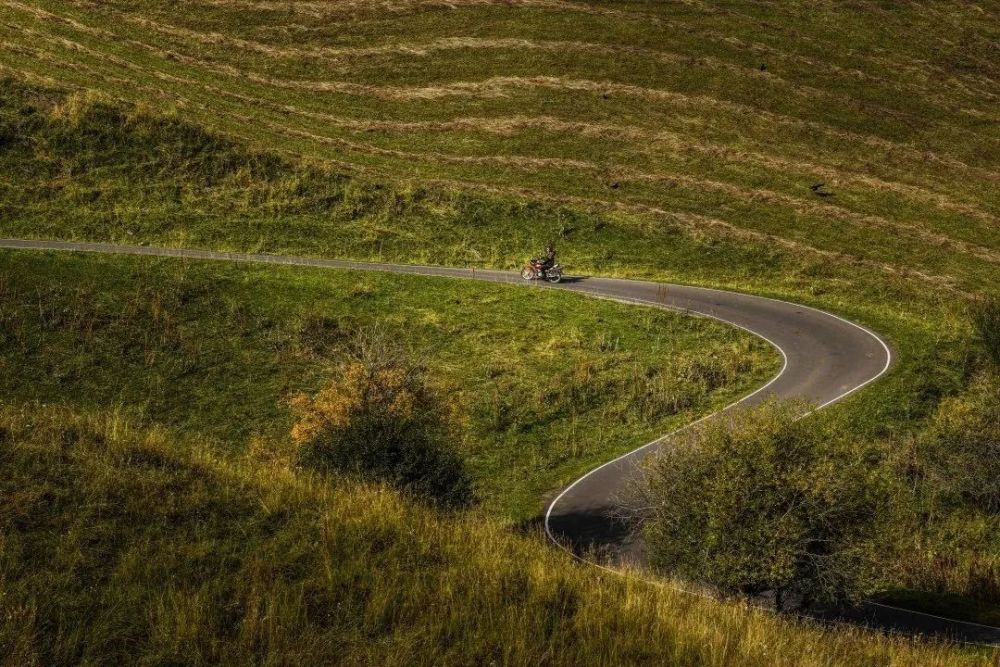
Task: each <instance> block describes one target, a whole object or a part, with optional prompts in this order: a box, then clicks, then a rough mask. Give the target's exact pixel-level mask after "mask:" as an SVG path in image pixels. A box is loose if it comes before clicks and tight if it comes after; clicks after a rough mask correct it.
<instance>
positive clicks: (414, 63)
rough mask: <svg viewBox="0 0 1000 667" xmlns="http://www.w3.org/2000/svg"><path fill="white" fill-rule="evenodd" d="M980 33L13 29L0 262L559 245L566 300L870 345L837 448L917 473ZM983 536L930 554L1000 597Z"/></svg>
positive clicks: (557, 0) (967, 295) (774, 26)
mask: <svg viewBox="0 0 1000 667" xmlns="http://www.w3.org/2000/svg"><path fill="white" fill-rule="evenodd" d="M997 18H998V9H997V7H996V5H995V3H985V4H984V3H979V4H969V3H964V2H958V1H951V0H949V1H945V2H940V3H935V4H926V3H923V4H921V3H896V4H893V5H891V6H889V5H888V4H886V3H883V2H876V1H873V0H872V1H869V0H860V1H858V2H853V3H850V4H836V3H820V4H816V3H803V2H763V3H758V2H754V3H750V2H744V1H742V0H733V1H732V2H727V3H705V2H687V3H672V2H642V1H639V0H636V1H632V2H624V1H620V2H619V1H614V2H601V3H596V2H583V1H567V0H518V1H517V2H513V3H511V2H506V1H503V2H501V1H499V0H497V1H496V2H494V1H492V0H475V1H471V0H470V1H465V0H449V1H448V2H438V1H437V0H385V1H383V2H374V3H369V2H356V1H353V0H337V1H335V2H313V1H309V0H305V1H301V2H281V1H277V2H271V1H258V0H200V1H192V2H186V3H184V4H183V11H177V7H176V6H174V5H169V6H168V5H166V4H163V3H159V2H153V1H149V2H128V3H125V2H102V3H93V2H86V1H84V0H0V36H2V39H3V40H4V45H5V48H4V50H3V51H2V52H0V71H3V72H6V73H8V74H10V75H11V76H13V77H14V78H13V79H10V80H4V81H3V82H2V84H0V86H2V95H0V171H2V173H3V174H4V177H3V178H0V233H2V234H4V235H11V236H13V235H21V236H40V237H57V238H80V239H91V240H120V241H125V242H141V243H167V244H177V245H187V246H199V247H211V248H223V249H241V250H262V251H269V252H289V253H303V254H314V255H326V256H339V257H351V258H365V259H367V258H376V259H385V260H395V261H424V262H435V263H442V264H456V265H473V266H500V267H510V266H514V265H516V264H517V263H518V262H520V261H521V260H522V259H523V258H524V257H525V256H527V255H529V254H532V253H536V252H537V249H538V248H539V247H540V246H541V245H542V244H543V243H544V242H545V241H547V240H549V239H555V240H556V241H557V242H558V244H559V246H560V251H561V255H562V257H563V260H564V262H565V263H568V264H569V265H570V267H571V268H572V269H574V270H580V271H584V272H593V273H600V274H615V275H628V276H633V277H651V278H657V279H671V280H679V281H683V282H691V283H700V284H708V285H713V286H721V287H731V288H736V289H743V290H749V291H753V292H756V293H762V294H769V295H773V296H779V297H783V298H789V299H793V300H797V301H800V302H803V303H808V304H810V305H815V306H819V307H823V308H827V309H830V310H833V311H836V312H838V313H841V314H844V315H846V316H848V317H851V318H852V319H854V320H856V321H859V322H863V323H865V324H867V325H869V326H871V327H873V328H874V329H876V330H878V331H879V332H880V333H883V334H885V335H887V336H888V337H889V338H890V340H891V342H892V344H893V346H894V348H895V352H896V353H897V354H896V356H897V358H898V359H899V363H898V365H897V366H896V367H895V370H894V372H893V373H892V374H891V375H890V376H888V377H887V378H885V379H884V380H883V381H880V382H879V383H877V384H876V385H873V386H872V387H870V388H868V389H867V390H866V391H865V392H863V393H861V394H859V395H856V396H854V397H852V398H851V399H849V400H848V401H846V402H845V403H843V404H842V405H840V406H838V407H836V408H834V409H833V410H832V412H831V418H834V419H841V420H844V421H845V422H850V425H851V428H852V429H854V432H855V433H857V435H858V437H865V438H880V439H887V440H889V441H890V442H892V443H905V442H906V441H907V440H906V439H907V438H908V437H909V434H911V433H912V432H913V431H914V430H915V429H917V428H919V427H920V426H921V424H922V423H923V422H924V421H925V420H926V419H927V418H928V417H930V416H931V415H933V414H934V412H935V410H936V409H937V407H938V406H939V405H940V404H941V401H942V399H943V398H947V397H949V396H956V395H961V394H963V392H966V391H968V387H967V385H968V383H969V382H970V377H971V376H972V372H973V369H974V366H975V364H974V363H973V361H974V356H975V355H974V352H973V351H972V348H971V347H970V344H969V339H970V330H969V326H968V324H967V318H966V313H965V310H966V306H967V303H968V302H969V300H970V299H971V298H973V297H975V296H976V295H978V294H980V293H982V292H983V291H987V290H995V289H996V285H997V284H1000V270H998V262H1000V235H998V229H1000V226H998V225H997V223H998V204H1000V199H998V192H1000V189H998V188H997V187H996V186H997V182H998V180H1000V171H998V168H997V165H998V163H1000V160H998V157H1000V156H998V148H1000V132H998V131H997V128H998V127H1000V124H998V123H997V120H998V118H997V111H996V101H997V99H998V97H1000V87H998V84H997V78H998V77H997V63H998V62H1000V58H997V47H996V45H997V42H998V32H997V26H998V25H1000V21H998V20H997ZM25 81H27V82H30V84H31V85H30V86H26V85H25V83H24V82H25ZM65 91H77V92H76V93H75V94H73V95H71V96H69V97H68V98H67V97H66V96H65ZM94 91H96V92H97V93H99V95H95V94H94ZM109 99H114V100H115V102H114V103H109V102H108V101H107V100H109ZM121 102H124V104H122V103H121ZM134 105H135V106H134ZM819 183H824V184H825V185H824V186H823V187H821V188H818V189H817V192H814V191H813V190H812V189H811V188H810V186H814V185H818V184H819ZM206 421H207V420H206ZM996 534H1000V526H998V524H997V517H996V516H980V515H977V516H976V517H972V518H970V517H964V516H960V515H955V516H949V517H948V523H947V525H943V526H937V527H936V528H935V529H934V530H931V531H930V532H929V534H928V535H918V536H915V540H916V542H917V543H919V544H920V547H921V549H922V550H924V551H926V552H928V553H934V554H961V556H962V559H964V558H965V557H966V556H970V557H973V558H975V559H978V560H980V561H982V562H984V563H985V565H984V567H985V568H986V571H988V572H994V571H1000V570H997V569H996V568H995V567H994V566H995V564H996V562H997V554H998V553H1000V551H998V549H997V545H996V544H995V538H994V537H993V536H995V535H996ZM947 560H948V558H945V559H944V561H942V562H946V561H947ZM960 560H961V559H960ZM918 565H919V563H918ZM945 567H946V569H947V566H945ZM991 567H993V568H994V569H992V570H991V569H990V568H991ZM938 574H939V575H940V578H941V579H943V580H948V579H949V578H950V577H951V576H952V574H953V573H951V572H942V573H938ZM917 579H919V577H918V578H917ZM946 588H947V587H946ZM945 592H947V591H945ZM795 655H798V654H795Z"/></svg>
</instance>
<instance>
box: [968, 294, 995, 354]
mask: <svg viewBox="0 0 1000 667" xmlns="http://www.w3.org/2000/svg"><path fill="white" fill-rule="evenodd" d="M972 324H973V326H974V327H975V329H976V333H977V334H978V336H979V340H980V341H981V342H982V344H983V347H984V348H985V349H986V355H987V356H988V357H989V359H990V361H992V362H993V364H994V366H996V367H997V368H1000V297H996V296H989V297H984V298H982V299H980V300H979V301H977V302H976V303H975V305H974V306H973V308H972Z"/></svg>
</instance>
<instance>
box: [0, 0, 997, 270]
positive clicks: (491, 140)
mask: <svg viewBox="0 0 1000 667" xmlns="http://www.w3.org/2000/svg"><path fill="white" fill-rule="evenodd" d="M998 18H1000V17H998V15H997V8H996V6H994V5H993V4H992V3H987V4H986V5H971V4H968V3H961V2H944V3H936V4H934V5H932V6H928V5H925V4H918V3H908V4H903V5H894V6H891V7H890V6H887V5H885V3H879V2H860V3H853V4H851V5H838V4H836V3H821V4H820V5H817V4H816V3H798V2H792V3H785V2H780V3H779V2H769V3H747V2H729V3H724V4H717V3H705V2H696V3H675V2H612V3H608V2H602V3H588V2H582V1H580V2H558V1H557V2H551V1H548V0H530V1H523V2H515V3H508V2H491V1H486V2H478V1H477V2H454V3H452V2H448V3H444V2H425V1H422V0H402V1H393V2H379V3H358V2H270V1H265V2H245V1H235V2H228V1H227V2H185V3H184V4H183V10H179V9H178V7H177V6H175V5H169V4H164V3H159V2H127V3H126V2H102V3H90V2H73V1H70V0H38V1H20V0H17V1H15V0H10V1H5V2H4V3H3V4H2V5H0V35H2V37H3V39H4V41H5V44H6V45H7V48H6V49H5V50H4V52H3V54H0V65H2V66H3V67H4V69H5V70H8V71H11V72H16V73H18V74H20V75H23V76H29V77H31V78H34V79H36V80H43V81H46V82H50V83H52V82H55V83H58V84H60V85H63V86H68V87H79V88H83V89H88V90H89V89H95V90H101V91H103V92H105V93H107V94H109V95H112V96H114V97H119V98H124V99H127V100H130V101H140V102H143V103H145V104H148V105H150V106H151V107H155V108H158V109H159V108H163V107H167V108H171V109H174V110H176V113H177V115H178V116H179V117H181V118H184V119H188V120H191V121H193V122H196V123H200V124H204V125H205V126H206V127H210V128H214V129H217V130H221V131H224V132H225V133H227V134H230V135H234V136H238V137H241V138H243V139H245V140H246V141H248V142H249V143H250V144H252V145H255V146H268V147H274V148H276V149H278V150H280V151H284V152H289V153H292V154H295V155H303V156H306V157H308V158H309V159H311V160H313V161H315V162H317V163H318V164H322V165H326V166H327V167H329V168H332V169H335V170H337V171H339V172H344V173H352V174H360V175H374V176H375V177H376V178H378V179H380V180H383V181H385V180H390V181H393V182H396V183H399V184H400V186H399V187H400V188H401V189H402V191H403V192H404V193H410V194H414V193H416V194H418V197H417V198H418V199H419V198H420V196H419V195H420V193H423V192H424V191H425V190H428V189H429V190H432V191H434V192H444V193H449V196H450V197H455V196H457V195H456V194H455V193H471V194H472V196H473V198H474V199H476V200H479V199H485V200H494V199H497V198H499V199H501V200H514V201H533V202H540V203H544V202H548V203H551V204H557V205H559V204H561V205H565V206H569V207H571V208H574V209H582V210H590V211H594V212H596V213H600V214H601V215H602V216H607V217H609V218H611V219H612V220H613V222H612V225H611V226H612V230H613V231H614V232H616V235H617V236H619V237H620V240H622V241H628V240H637V239H642V238H652V239H655V240H656V241H657V242H656V243H651V244H647V245H645V246H644V247H636V245H634V244H632V243H619V244H614V243H612V244H609V243H607V241H608V240H614V236H615V235H612V236H611V238H610V239H606V238H604V237H605V234H604V233H603V232H602V231H601V230H598V231H597V232H595V231H593V230H592V229H588V227H589V225H580V224H575V223H574V222H573V221H572V220H571V221H566V222H564V224H560V222H561V221H560V220H559V218H558V213H550V214H549V215H538V214H537V213H536V212H535V211H534V210H530V211H522V212H520V213H518V212H517V211H516V207H515V211H513V212H511V213H512V215H511V214H508V213H507V212H497V213H493V214H491V213H490V212H489V211H487V212H486V213H485V214H484V213H479V214H478V215H477V213H476V211H468V210H465V211H461V212H460V213H459V214H458V216H457V218H458V219H457V220H456V221H455V222H456V223H458V226H459V228H458V229H447V231H442V230H439V229H435V228H434V227H433V226H432V227H430V228H428V227H427V226H425V225H423V224H421V225H419V226H417V225H413V224H407V223H409V222H410V221H409V220H406V218H395V219H382V220H380V221H379V223H380V224H378V225H376V226H372V227H369V229H368V232H369V235H370V237H371V238H369V239H368V242H367V243H365V244H359V245H357V246H355V247H354V248H353V252H352V254H354V255H366V256H370V255H375V254H378V253H379V252H382V253H384V254H386V256H392V257H402V256H406V255H409V256H412V257H426V256H428V255H435V256H437V257H439V258H440V259H441V260H442V261H450V262H455V261H466V260H467V259H468V257H467V255H468V254H470V253H471V254H472V255H474V256H475V255H476V253H479V254H480V255H483V256H484V257H485V258H486V259H487V260H488V261H491V262H500V263H509V262H510V261H512V259H513V258H514V257H518V256H520V255H521V254H523V253H524V252H525V251H526V250H527V248H528V246H529V245H530V243H529V241H533V240H535V239H532V238H531V236H530V233H529V237H528V238H525V236H524V234H525V227H528V226H532V225H534V226H538V225H541V229H542V230H543V234H551V233H553V232H562V235H563V236H565V246H566V248H565V250H566V253H567V256H568V257H572V258H573V262H574V263H575V264H578V265H580V266H583V267H587V268H592V269H598V270H602V271H623V270H624V271H629V272H636V271H642V270H650V269H658V270H661V271H662V270H667V271H670V270H671V269H672V267H673V266H674V263H673V261H672V260H674V259H675V256H676V255H680V254H682V253H679V252H677V250H675V249H672V248H670V247H669V246H671V245H673V243H674V235H675V234H677V235H680V236H682V237H683V240H681V241H680V243H681V244H682V245H684V246H687V245H689V244H690V242H691V239H694V240H696V241H697V243H695V244H694V250H696V251H697V255H698V259H699V260H705V259H706V258H710V257H711V256H712V254H713V252H714V249H713V243H714V242H715V241H716V240H718V239H726V240H731V239H736V240H738V241H740V242H743V243H746V242H761V241H765V242H766V240H767V239H770V238H773V239H774V243H773V248H774V249H775V250H780V251H781V252H780V254H781V255H784V254H786V253H789V254H791V255H793V256H794V257H795V258H797V260H798V261H804V262H817V261H821V262H829V263H833V264H837V265H841V264H845V263H846V264H851V263H853V262H856V261H862V262H863V264H864V265H865V266H868V267H870V268H871V269H872V270H875V271H877V272H881V273H889V274H897V273H904V274H911V275H912V274H916V273H919V274H920V275H921V276H923V278H922V279H923V280H924V281H926V282H928V283H930V284H931V285H936V284H944V285H953V286H958V287H964V288H968V287H970V286H977V285H983V284H985V283H986V282H989V281H990V280H992V278H994V277H995V275H996V266H997V262H998V261H1000V247H998V243H1000V236H998V232H997V225H996V223H997V205H998V204H1000V199H998V195H997V192H998V189H997V187H996V185H997V179H998V172H997V166H996V165H997V150H998V148H1000V133H998V132H997V126H998V125H997V120H998V118H997V112H996V102H997V99H998V95H1000V88H998V85H997V67H998V66H997V64H996V63H997V62H1000V58H997V51H996V43H997V37H998V34H997V30H998V28H997V26H998V25H1000V20H998ZM762 66H763V69H761V67H762ZM821 182H822V183H825V184H826V185H825V188H823V190H822V192H826V193H830V196H822V195H820V194H815V193H813V192H812V190H811V189H810V186H811V185H815V184H818V183H821ZM487 208H489V207H487ZM257 213H258V215H255V216H254V217H255V218H256V219H257V228H255V229H252V230H250V229H247V228H246V226H245V225H239V226H235V225H234V226H233V227H232V228H231V229H230V230H229V231H228V232H226V233H223V232H221V231H219V232H217V235H218V237H223V238H218V237H217V238H216V239H211V238H206V237H205V235H204V232H202V233H200V234H198V235H197V236H196V237H195V238H194V239H192V240H202V241H207V242H211V243H222V242H226V243H228V244H232V245H238V246H247V245H252V244H260V245H261V246H262V247H265V248H273V247H276V246H281V245H282V244H283V243H284V242H285V241H286V239H287V238H291V239H292V242H296V241H299V236H300V235H299V234H298V233H297V232H295V233H290V232H289V231H288V230H284V231H283V226H280V225H274V226H272V225H271V224H268V223H269V222H276V221H268V220H267V219H266V218H265V219H263V220H261V219H260V218H261V216H260V215H259V211H258V212H257ZM275 213H278V212H275ZM278 214H279V215H280V213H278ZM126 215H127V213H126ZM494 216H498V217H501V218H502V220H501V221H500V222H501V223H502V224H497V225H496V226H495V227H492V226H491V225H487V226H486V228H481V227H478V225H477V223H478V222H479V221H480V219H481V218H482V217H486V218H490V217H494ZM507 217H513V218H515V220H513V221H510V220H506V219H503V218H507ZM539 218H540V219H539ZM509 222H514V223H519V224H514V225H513V226H511V227H508V226H507V223H509ZM526 223H530V225H529V224H526ZM230 224H232V221H230ZM449 227H452V226H451V225H449ZM491 227H492V228H491ZM668 230H670V231H672V232H674V234H670V233H668ZM79 231H80V232H81V233H82V232H83V231H84V230H79ZM124 231H125V230H124V229H118V230H114V231H112V230H107V229H105V230H102V231H98V230H90V231H89V232H88V233H87V235H90V236H95V235H100V236H110V235H115V236H117V235H120V234H121V233H122V232H124ZM163 231H167V230H163ZM172 231H173V232H174V233H175V234H182V233H183V232H182V229H177V228H175V229H174V230H172ZM196 231H197V230H196ZM496 232H499V234H498V235H497V234H495V233H496ZM199 236H200V237H201V238H198V237H199ZM621 237H624V238H621ZM501 239H502V242H501ZM588 239H589V240H592V241H593V240H599V241H600V243H592V244H588V243H587V241H588ZM663 246H668V247H666V248H664V247H663ZM497 253H503V254H502V255H501V256H499V257H498V256H497ZM605 254H607V255H610V256H605ZM692 263H694V264H697V263H698V262H692ZM753 263H755V262H752V261H749V258H747V261H745V262H743V263H742V264H753ZM765 264H768V262H767V261H766V260H765ZM668 267H671V268H668ZM683 268H686V267H678V268H677V269H676V271H678V272H680V271H681V270H682V269H683ZM769 268H773V267H769ZM735 271H736V272H737V273H742V272H747V271H754V270H753V269H748V268H746V267H745V266H742V265H741V266H740V268H739V269H738V270H735ZM711 275H712V279H714V280H720V279H723V278H724V276H723V275H716V274H711Z"/></svg>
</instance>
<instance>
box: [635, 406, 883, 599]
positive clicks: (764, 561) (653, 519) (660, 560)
mask: <svg viewBox="0 0 1000 667" xmlns="http://www.w3.org/2000/svg"><path fill="white" fill-rule="evenodd" d="M880 461H881V459H880V457H879V456H877V455H876V453H875V452H873V451H864V450H862V449H860V448H858V447H851V446H849V444H848V443H847V442H846V441H845V440H844V439H843V438H842V437H841V436H839V435H838V434H837V433H836V432H835V431H834V430H833V429H832V427H830V426H828V425H825V424H824V423H823V422H820V421H819V420H817V419H815V418H813V419H809V420H800V421H797V420H795V419H794V418H793V412H792V411H790V410H789V409H788V408H785V407H782V406H779V405H777V404H774V403H771V404H767V405H765V406H763V407H761V408H758V409H757V410H755V411H753V412H752V413H745V414H741V415H738V416H736V417H734V419H733V421H732V422H728V423H724V422H723V421H721V420H720V421H718V422H716V423H714V424H713V425H711V426H708V427H706V428H704V429H702V430H700V431H698V432H697V433H695V434H693V435H692V436H691V437H690V438H689V439H688V441H687V442H680V443H677V445H676V446H675V447H672V448H670V449H669V450H668V451H667V452H666V453H664V454H663V455H662V456H660V457H658V458H657V459H656V460H655V461H654V463H653V464H652V465H651V471H650V475H649V478H648V488H647V489H646V490H645V492H644V506H645V510H644V514H645V519H646V521H645V527H644V532H645V537H646V541H647V545H648V547H649V551H650V557H651V560H652V562H653V564H654V565H655V566H657V567H659V568H662V569H665V570H669V571H673V572H676V573H677V574H679V575H680V576H681V577H683V578H686V579H690V580H697V581H702V582H705V583H708V584H710V585H712V586H714V587H716V588H718V589H720V590H721V591H723V592H725V593H730V594H733V593H738V594H743V595H750V596H759V595H761V594H764V593H768V592H770V593H773V594H774V600H775V606H776V607H778V608H779V609H780V608H782V607H783V606H784V604H785V602H786V601H787V600H788V599H789V598H790V597H792V596H794V597H795V598H797V599H798V600H799V602H800V604H803V605H809V604H810V603H811V602H813V601H823V602H830V601H836V602H841V601H846V600H849V599H854V598H856V597H858V596H859V595H861V594H863V593H865V592H867V591H868V589H869V588H870V587H871V585H872V584H873V583H874V582H873V578H872V574H873V569H872V568H871V567H870V565H871V563H872V560H873V558H872V557H873V551H874V539H873V534H874V532H875V530H874V528H875V526H876V522H877V521H878V520H879V518H880V517H881V516H882V515H883V513H884V512H887V511H888V504H889V500H890V493H889V483H890V482H889V479H890V477H889V474H888V473H887V472H885V471H887V470H888V466H882V465H881V464H880Z"/></svg>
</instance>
